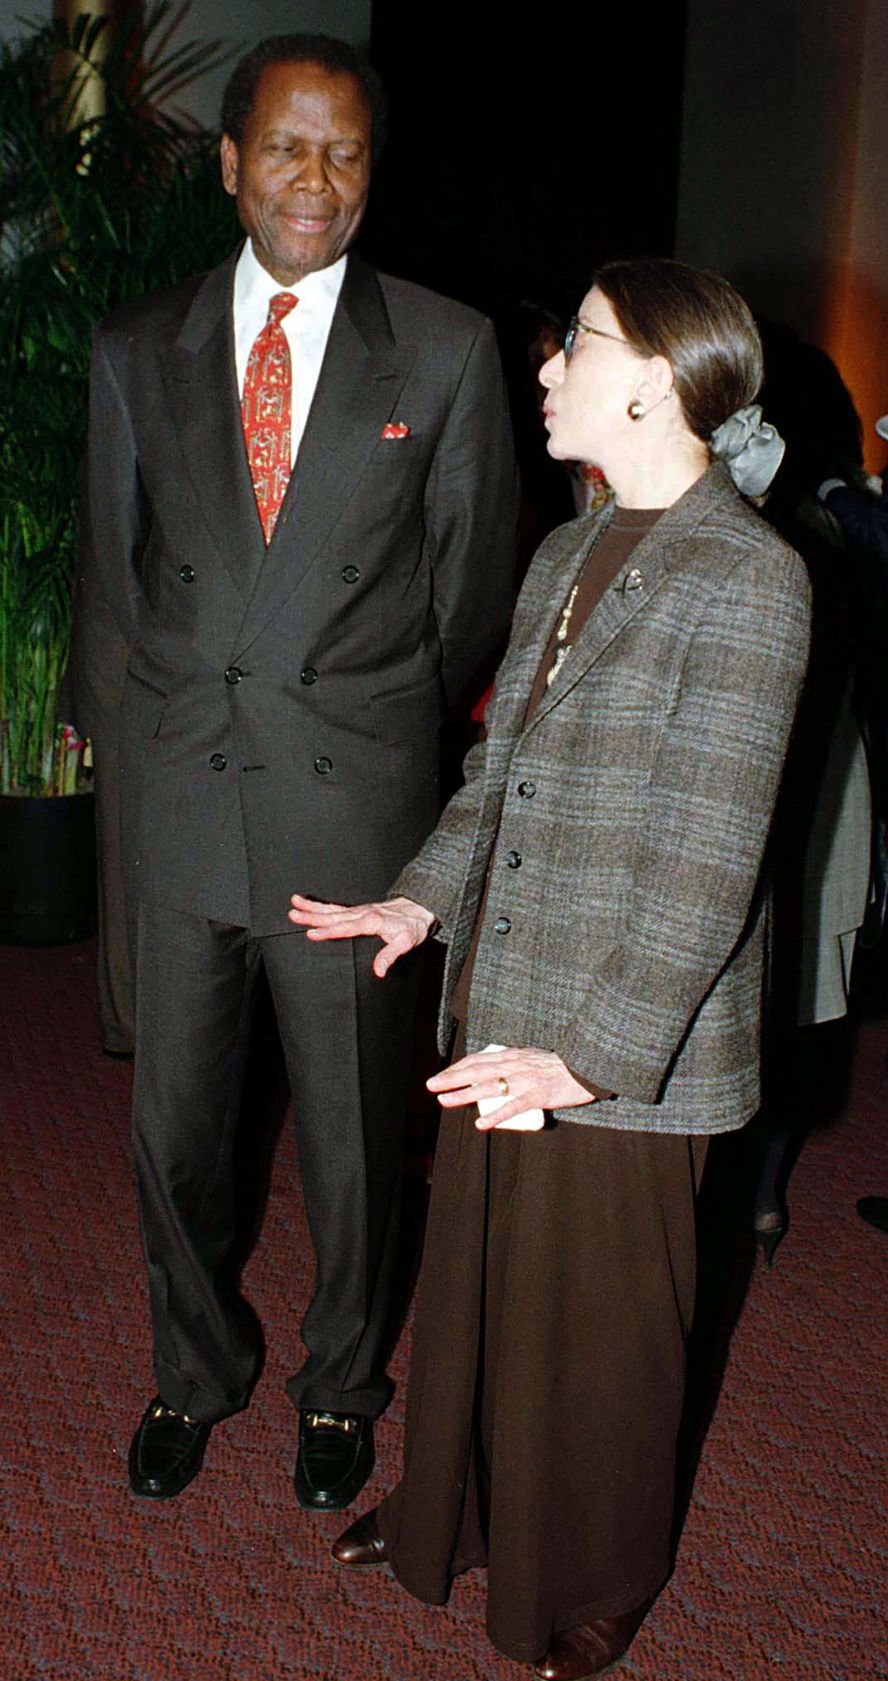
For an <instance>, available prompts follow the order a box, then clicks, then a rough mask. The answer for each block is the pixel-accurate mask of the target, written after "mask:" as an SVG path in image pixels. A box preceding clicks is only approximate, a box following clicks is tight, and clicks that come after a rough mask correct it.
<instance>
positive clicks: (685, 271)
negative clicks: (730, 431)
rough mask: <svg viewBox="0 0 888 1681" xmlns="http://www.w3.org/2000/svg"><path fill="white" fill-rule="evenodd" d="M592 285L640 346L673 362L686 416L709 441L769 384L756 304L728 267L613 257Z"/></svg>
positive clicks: (693, 428) (636, 347)
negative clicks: (712, 269) (725, 272)
mask: <svg viewBox="0 0 888 1681" xmlns="http://www.w3.org/2000/svg"><path fill="white" fill-rule="evenodd" d="M592 284H593V285H594V286H597V287H598V289H599V291H601V292H603V293H604V296H605V297H606V298H607V300H608V303H609V304H610V306H611V308H612V310H613V312H614V314H615V316H616V317H617V320H618V322H619V323H620V327H621V328H622V331H623V332H624V333H625V335H626V340H627V343H629V344H630V345H631V346H632V348H633V350H637V351H638V352H639V353H640V354H641V355H642V356H665V357H666V359H667V361H668V362H669V363H670V364H671V366H672V372H673V374H674V376H675V392H676V396H677V397H678V398H679V400H680V402H681V406H682V410H683V412H684V417H685V420H686V421H687V423H688V426H689V427H690V429H691V431H692V432H693V433H694V434H695V436H696V437H698V438H701V439H702V440H703V442H704V443H707V444H708V442H709V440H710V438H711V437H712V434H713V432H714V431H715V429H716V427H717V426H721V424H722V421H724V420H727V418H728V416H729V415H732V414H734V413H736V411H737V409H741V408H744V407H745V406H746V404H747V403H751V402H753V401H754V399H755V397H756V395H757V393H758V389H759V386H760V385H761V383H762V373H763V362H762V344H761V339H760V338H759V334H758V328H757V327H756V324H755V322H754V320H753V318H752V314H751V312H750V310H749V307H748V305H747V304H745V303H744V302H743V299H742V298H741V296H740V294H739V292H735V290H734V288H733V286H732V285H731V284H730V282H729V281H727V280H723V279H722V277H721V275H720V274H709V273H707V271H706V270H705V269H697V268H690V267H689V266H688V264H687V263H675V262H671V261H669V260H668V259H667V258H665V257H639V258H637V259H634V260H627V261H626V262H616V263H606V264H605V265H604V267H603V268H600V269H599V270H598V272H597V274H596V275H595V277H594V279H593V282H592Z"/></svg>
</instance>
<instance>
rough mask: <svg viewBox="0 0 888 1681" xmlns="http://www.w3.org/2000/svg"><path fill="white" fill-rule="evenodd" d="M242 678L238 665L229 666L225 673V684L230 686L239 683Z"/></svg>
mask: <svg viewBox="0 0 888 1681" xmlns="http://www.w3.org/2000/svg"><path fill="white" fill-rule="evenodd" d="M242 677H243V672H242V671H241V668H240V666H239V665H230V666H229V667H228V670H227V671H226V673H225V681H226V683H231V684H232V686H233V685H234V684H235V683H239V682H240V680H241V678H242Z"/></svg>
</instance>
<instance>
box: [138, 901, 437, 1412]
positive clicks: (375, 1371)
mask: <svg viewBox="0 0 888 1681" xmlns="http://www.w3.org/2000/svg"><path fill="white" fill-rule="evenodd" d="M375 949H376V948H375V944H374V942H372V941H350V940H349V941H341V942H331V943H328V944H312V943H311V942H309V941H308V940H307V939H306V938H305V937H304V935H302V934H301V933H296V932H295V931H294V933H293V934H287V933H284V934H279V935H274V936H269V937H267V938H262V939H256V938H254V937H253V936H251V935H250V933H249V931H248V930H247V929H245V928H241V927H235V926H231V925H228V924H224V923H218V922H211V921H207V920H206V919H205V918H202V917H197V916H193V915H190V914H188V913H186V912H182V911H178V910H175V909H173V908H172V907H167V906H163V905H157V904H147V903H143V904H141V905H140V906H139V911H138V934H137V957H136V975H137V985H136V1065H135V1088H134V1105H133V1135H134V1153H135V1165H136V1179H137V1186H138V1195H139V1205H140V1214H141V1221H142V1236H143V1242H144V1248H145V1255H146V1260H147V1266H148V1280H149V1294H150V1303H151V1318H152V1326H153V1332H154V1360H155V1372H156V1376H157V1383H158V1387H159V1390H160V1393H161V1395H162V1397H163V1399H164V1400H165V1401H166V1402H167V1404H168V1405H169V1406H171V1407H174V1408H175V1409H176V1410H177V1411H178V1412H184V1413H187V1414H188V1416H189V1417H191V1418H197V1419H200V1420H202V1421H204V1422H214V1421H215V1420H217V1419H219V1418H223V1417H225V1416H227V1415H228V1414H230V1413H232V1412H236V1411H237V1410H238V1409H239V1408H241V1407H243V1406H245V1405H246V1402H247V1400H248V1398H249V1392H250V1389H251V1387H252V1384H253V1383H254V1381H255V1379H256V1376H257V1374H258V1369H259V1363H260V1359H261V1339H260V1336H259V1334H258V1329H257V1327H256V1324H255V1320H254V1318H253V1316H252V1313H251V1311H250V1309H249V1308H248V1306H247V1304H246V1302H245V1301H244V1300H243V1298H242V1296H241V1295H240V1291H239V1288H238V1280H237V1278H236V1276H235V1275H234V1268H233V1265H232V1251H233V1244H234V1238H235V1231H236V1225H237V1202H236V1185H235V1182H234V1179H235V1174H234V1150H235V1140H236V1133H237V1128H238V1125H239V1124H240V1121H241V1115H240V1108H241V1103H240V1099H241V1085H242V1075H243V1065H244V1062H245V1050H246V1042H247V1032H248V1025H249V1015H250V1004H251V997H252V993H253V988H254V983H255V979H256V975H257V973H258V968H259V964H260V962H262V963H264V966H265V970H266V973H267V977H268V981H269V986H270V990H271V995H272V999H273V1001H274V1007H275V1012H276V1015H277V1018H278V1025H279V1029H280V1034H281V1041H282V1044H283V1048H284V1055H285V1059H286V1064H287V1072H288V1076H289V1081H290V1090H291V1095H292V1100H293V1112H294V1118H295V1125H296V1136H297V1145H298V1153H299V1164H300V1173H301V1178H302V1189H303V1195H304V1200H305V1207H306V1213H307V1217H308V1223H309V1227H310V1231H311V1237H312V1242H313V1245H314V1251H315V1260H316V1273H315V1285H314V1293H313V1295H312V1298H311V1301H310V1304H309V1306H308V1309H307V1311H306V1313H305V1316H304V1319H303V1323H302V1340H303V1343H304V1345H305V1350H306V1355H307V1358H306V1359H305V1362H304V1364H303V1365H302V1367H301V1369H300V1370H299V1372H298V1373H297V1375H296V1376H294V1377H293V1378H291V1379H290V1380H289V1382H288V1385H287V1388H288V1392H289V1394H290V1397H291V1399H292V1401H293V1402H294V1405H295V1406H297V1407H299V1408H303V1407H308V1408H312V1409H314V1408H316V1409H318V1410H332V1411H338V1412H351V1413H359V1414H365V1415H369V1416H370V1417H375V1416H376V1415H377V1414H378V1413H380V1412H381V1411H382V1409H383V1407H384V1406H385V1405H386V1403H387V1401H388V1399H389V1395H390V1385H389V1382H388V1379H387V1377H386V1375H385V1369H384V1359H385V1341H386V1334H387V1331H388V1328H389V1327H388V1312H389V1304H390V1295H391V1280H392V1271H393V1266H394V1262H395V1258H396V1247H397V1235H398V1221H399V1212H400V1209H399V1204H400V1181H401V1166H402V1151H403V1120H404V1111H405V1105H406V1094H407V1089H408V1082H409V1076H410V1071H411V1057H412V1047H413V1019H414V1009H415V1002H416V989H417V988H416V983H417V979H418V973H419V969H418V965H417V964H416V963H409V962H408V963H406V964H404V963H401V964H399V965H398V970H397V971H394V972H393V973H392V974H391V975H388V976H386V978H385V980H384V981H380V980H378V979H377V978H376V977H375V976H374V975H373V974H372V972H371V964H372V960H373V956H374V952H375Z"/></svg>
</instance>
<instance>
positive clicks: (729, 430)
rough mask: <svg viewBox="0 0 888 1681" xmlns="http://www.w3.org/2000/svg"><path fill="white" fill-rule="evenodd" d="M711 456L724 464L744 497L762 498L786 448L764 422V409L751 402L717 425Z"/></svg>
mask: <svg viewBox="0 0 888 1681" xmlns="http://www.w3.org/2000/svg"><path fill="white" fill-rule="evenodd" d="M711 445H712V453H713V455H714V456H715V457H716V459H717V460H718V461H723V462H724V463H725V466H726V467H727V469H728V472H729V473H730V475H731V478H732V479H733V481H734V483H735V485H736V486H737V489H738V490H739V491H742V493H743V495H744V496H763V495H764V493H765V491H766V490H767V488H768V485H769V484H770V483H771V480H772V479H773V477H774V474H775V473H776V471H777V468H778V467H779V466H780V463H781V461H782V460H783V456H784V453H785V451H786V445H785V443H784V441H783V439H782V438H781V436H780V433H779V432H778V431H777V428H776V426H770V425H769V424H768V422H767V421H764V422H763V421H762V411H761V406H760V405H759V404H758V403H750V405H749V407H748V408H745V409H738V410H737V413H736V414H732V415H729V416H728V419H727V420H725V421H724V422H723V423H722V425H721V426H717V427H716V429H715V431H714V432H713V434H712V439H711Z"/></svg>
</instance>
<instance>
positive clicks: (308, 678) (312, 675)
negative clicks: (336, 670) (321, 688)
mask: <svg viewBox="0 0 888 1681" xmlns="http://www.w3.org/2000/svg"><path fill="white" fill-rule="evenodd" d="M317 680H318V674H317V672H316V671H315V668H314V666H313V665H307V666H306V667H305V670H304V671H300V673H299V681H300V683H305V684H306V685H307V687H308V688H309V689H310V688H311V685H312V683H316V682H317Z"/></svg>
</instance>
